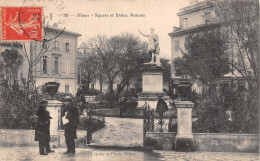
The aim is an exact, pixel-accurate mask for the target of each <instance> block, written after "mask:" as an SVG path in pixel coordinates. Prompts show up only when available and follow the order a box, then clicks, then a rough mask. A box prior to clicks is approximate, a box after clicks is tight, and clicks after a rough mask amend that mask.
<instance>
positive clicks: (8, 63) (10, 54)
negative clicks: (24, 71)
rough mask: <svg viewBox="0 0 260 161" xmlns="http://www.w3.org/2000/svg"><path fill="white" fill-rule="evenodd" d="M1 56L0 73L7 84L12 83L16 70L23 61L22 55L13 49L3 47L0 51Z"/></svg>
mask: <svg viewBox="0 0 260 161" xmlns="http://www.w3.org/2000/svg"><path fill="white" fill-rule="evenodd" d="M1 57H2V61H0V64H1V73H2V75H3V76H4V81H5V83H6V84H8V85H12V84H14V83H15V80H16V77H17V74H18V73H17V72H18V70H19V68H20V67H21V65H22V63H23V60H24V59H23V56H22V55H21V54H20V53H19V52H18V51H17V50H15V49H10V50H9V49H5V51H3V52H1Z"/></svg>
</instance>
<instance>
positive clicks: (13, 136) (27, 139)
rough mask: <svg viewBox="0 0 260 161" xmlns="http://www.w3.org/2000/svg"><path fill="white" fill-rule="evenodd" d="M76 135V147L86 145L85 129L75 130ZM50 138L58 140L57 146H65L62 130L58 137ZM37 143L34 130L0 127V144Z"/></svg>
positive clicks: (22, 144) (21, 144)
mask: <svg viewBox="0 0 260 161" xmlns="http://www.w3.org/2000/svg"><path fill="white" fill-rule="evenodd" d="M77 137H78V138H77V139H76V141H75V143H76V147H86V131H84V130H77ZM57 138H58V140H57ZM51 140H52V141H58V146H59V147H66V143H65V137H64V130H60V133H59V137H51ZM38 144H39V143H38V141H34V130H15V129H0V146H39V145H38ZM50 145H51V146H52V143H51V144H50Z"/></svg>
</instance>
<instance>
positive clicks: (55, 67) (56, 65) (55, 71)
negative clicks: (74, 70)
mask: <svg viewBox="0 0 260 161" xmlns="http://www.w3.org/2000/svg"><path fill="white" fill-rule="evenodd" d="M54 58H55V59H54V74H60V72H59V57H54Z"/></svg>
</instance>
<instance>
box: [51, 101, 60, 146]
mask: <svg viewBox="0 0 260 161" xmlns="http://www.w3.org/2000/svg"><path fill="white" fill-rule="evenodd" d="M61 105H62V102H60V101H58V100H48V107H47V109H48V111H49V112H50V116H51V117H52V119H51V124H50V135H51V142H50V145H51V147H58V146H59V141H60V134H59V125H60V124H61V119H60V111H61Z"/></svg>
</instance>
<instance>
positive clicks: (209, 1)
mask: <svg viewBox="0 0 260 161" xmlns="http://www.w3.org/2000/svg"><path fill="white" fill-rule="evenodd" d="M213 2H214V0H204V1H201V2H198V3H196V4H195V5H192V6H187V7H184V8H181V9H180V10H179V12H178V13H177V15H178V16H182V15H185V14H188V13H191V12H197V11H199V10H204V9H207V8H211V7H213V6H214V4H213Z"/></svg>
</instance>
